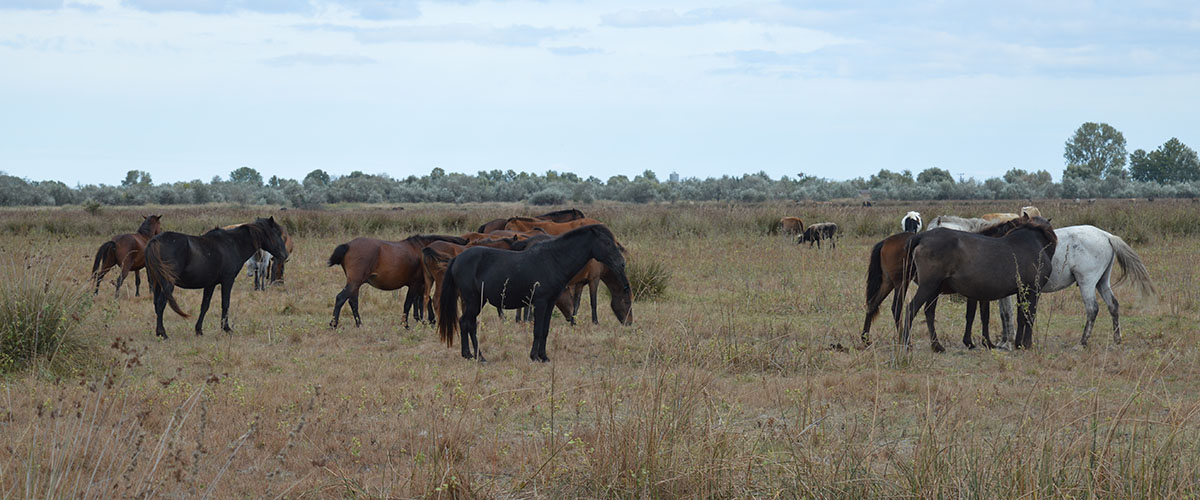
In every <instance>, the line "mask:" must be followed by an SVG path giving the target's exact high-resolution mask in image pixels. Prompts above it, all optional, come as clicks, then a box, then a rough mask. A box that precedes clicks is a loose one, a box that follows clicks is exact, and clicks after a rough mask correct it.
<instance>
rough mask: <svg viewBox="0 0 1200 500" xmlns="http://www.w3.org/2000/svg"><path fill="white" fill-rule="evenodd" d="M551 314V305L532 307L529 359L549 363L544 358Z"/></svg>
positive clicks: (546, 357)
mask: <svg viewBox="0 0 1200 500" xmlns="http://www.w3.org/2000/svg"><path fill="white" fill-rule="evenodd" d="M551 312H553V308H552V306H551V304H545V305H542V306H541V307H536V306H535V307H533V349H532V350H530V352H529V359H532V360H534V361H538V362H542V363H546V362H549V361H550V358H549V357H548V356H546V339H547V337H549V336H550V313H551Z"/></svg>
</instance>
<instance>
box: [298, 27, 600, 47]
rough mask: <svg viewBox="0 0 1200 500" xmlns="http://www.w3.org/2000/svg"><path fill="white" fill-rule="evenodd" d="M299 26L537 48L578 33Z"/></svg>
mask: <svg viewBox="0 0 1200 500" xmlns="http://www.w3.org/2000/svg"><path fill="white" fill-rule="evenodd" d="M298 28H299V29H303V30H320V31H333V32H342V33H350V34H353V35H354V37H355V39H357V40H358V41H359V42H362V43H405V42H407V43H456V42H462V43H473V44H476V45H493V46H507V47H536V46H538V45H540V44H541V43H542V42H543V41H546V40H551V39H554V38H559V37H563V36H567V35H571V34H575V33H578V32H579V30H573V29H557V28H539V27H536V26H526V25H515V26H505V27H495V26H487V25H480V24H466V23H458V24H441V25H428V26H422V25H408V26H395V27H389V28H361V27H355V26H345V25H336V24H318V25H301V26H298Z"/></svg>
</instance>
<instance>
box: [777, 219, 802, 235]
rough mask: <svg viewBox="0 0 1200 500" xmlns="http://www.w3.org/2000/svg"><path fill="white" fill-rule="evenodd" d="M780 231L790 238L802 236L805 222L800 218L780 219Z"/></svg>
mask: <svg viewBox="0 0 1200 500" xmlns="http://www.w3.org/2000/svg"><path fill="white" fill-rule="evenodd" d="M779 231H780V232H782V233H783V234H786V235H789V236H790V235H796V234H800V233H802V232H804V220H803V219H801V218H799V217H784V218H782V219H779Z"/></svg>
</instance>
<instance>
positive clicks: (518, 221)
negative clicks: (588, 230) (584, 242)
mask: <svg viewBox="0 0 1200 500" xmlns="http://www.w3.org/2000/svg"><path fill="white" fill-rule="evenodd" d="M592 224H601V222H600V221H598V220H596V219H590V218H587V217H584V218H582V219H574V220H569V221H567V222H553V221H546V220H541V219H534V218H530V217H509V218H508V222H506V223H505V224H504V229H508V230H511V231H521V232H529V231H533V230H535V229H541V230H542V231H545V233H546V234H549V235H551V236H558V235H560V234H563V233H566V232H567V231H570V230H572V229H576V228H579V227H582V226H587V225H592Z"/></svg>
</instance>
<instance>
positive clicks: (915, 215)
mask: <svg viewBox="0 0 1200 500" xmlns="http://www.w3.org/2000/svg"><path fill="white" fill-rule="evenodd" d="M900 230H901V231H904V232H906V233H919V232H921V213H920V212H909V213H907V214H904V218H903V219H900Z"/></svg>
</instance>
